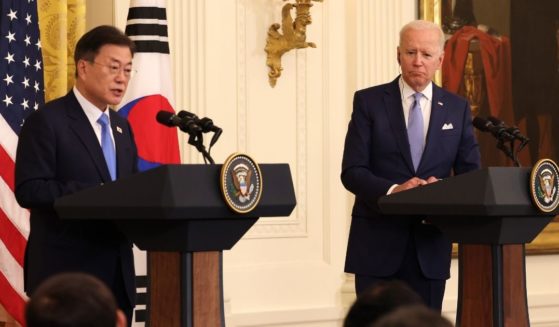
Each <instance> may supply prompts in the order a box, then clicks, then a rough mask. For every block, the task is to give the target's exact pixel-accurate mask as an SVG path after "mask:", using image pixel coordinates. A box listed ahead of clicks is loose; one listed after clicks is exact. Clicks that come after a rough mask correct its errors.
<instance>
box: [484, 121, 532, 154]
mask: <svg viewBox="0 0 559 327" xmlns="http://www.w3.org/2000/svg"><path fill="white" fill-rule="evenodd" d="M487 119H488V120H489V121H491V122H492V123H493V125H495V126H501V127H504V128H505V129H506V131H507V132H508V133H509V134H511V135H512V136H513V137H514V138H515V139H517V140H519V141H520V142H522V143H521V145H520V149H522V148H523V147H524V145H526V144H527V143H528V142H530V139H529V138H527V137H526V136H524V135H522V133H520V129H518V127H516V126H513V127H508V126H507V125H506V124H505V122H503V121H502V120H500V119H498V118H496V117H493V116H489V117H487ZM520 149H519V150H518V151H520Z"/></svg>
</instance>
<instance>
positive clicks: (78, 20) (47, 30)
mask: <svg viewBox="0 0 559 327" xmlns="http://www.w3.org/2000/svg"><path fill="white" fill-rule="evenodd" d="M37 9H38V11H39V30H40V32H41V46H42V50H43V67H44V77H45V101H50V100H52V99H55V98H58V97H60V96H63V95H65V94H66V93H67V92H68V90H69V89H70V88H72V86H74V73H75V67H74V48H75V46H76V42H77V41H78V39H79V38H80V37H81V36H82V35H83V34H84V32H85V0H38V1H37Z"/></svg>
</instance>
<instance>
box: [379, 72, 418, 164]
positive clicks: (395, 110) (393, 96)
mask: <svg viewBox="0 0 559 327" xmlns="http://www.w3.org/2000/svg"><path fill="white" fill-rule="evenodd" d="M399 78H400V77H398V78H396V79H395V80H394V81H393V82H392V83H390V84H388V86H387V88H386V92H385V95H384V102H385V104H386V106H385V109H386V115H387V117H388V121H389V122H390V127H391V128H392V132H393V134H394V136H395V137H396V142H397V144H398V147H399V149H400V152H401V153H402V156H403V157H404V160H405V161H406V164H407V165H408V168H409V169H410V171H411V172H412V174H413V173H414V172H415V170H414V169H413V162H412V160H411V151H410V144H409V141H408V130H407V128H406V122H405V118H404V109H403V108H402V95H401V92H400V88H399V85H398V82H399Z"/></svg>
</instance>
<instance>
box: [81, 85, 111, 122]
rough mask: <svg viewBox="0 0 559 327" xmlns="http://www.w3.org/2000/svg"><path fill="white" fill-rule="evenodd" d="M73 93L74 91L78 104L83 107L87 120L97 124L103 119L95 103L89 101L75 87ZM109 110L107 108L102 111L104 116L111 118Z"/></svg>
mask: <svg viewBox="0 0 559 327" xmlns="http://www.w3.org/2000/svg"><path fill="white" fill-rule="evenodd" d="M73 91H74V95H75V96H76V99H77V100H78V103H79V104H80V106H81V107H82V109H83V111H84V112H85V115H86V116H87V118H88V119H89V120H90V121H93V122H96V121H97V119H99V117H101V115H100V114H99V111H100V110H99V108H97V107H96V106H95V105H94V104H93V103H91V102H90V101H89V100H87V99H86V98H85V97H84V96H83V95H82V94H81V93H80V91H79V90H78V89H77V88H76V87H75V86H74V88H73ZM107 108H108V107H107ZM107 108H105V110H103V111H102V114H104V115H107V116H109V111H108V110H107ZM109 119H110V116H109Z"/></svg>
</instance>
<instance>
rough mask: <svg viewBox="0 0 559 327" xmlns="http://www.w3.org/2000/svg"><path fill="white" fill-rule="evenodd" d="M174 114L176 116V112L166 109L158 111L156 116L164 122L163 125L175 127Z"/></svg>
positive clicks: (161, 122) (160, 121) (159, 121)
mask: <svg viewBox="0 0 559 327" xmlns="http://www.w3.org/2000/svg"><path fill="white" fill-rule="evenodd" d="M173 116H174V114H173V113H172V112H169V111H165V110H160V111H159V112H158V113H157V115H156V116H155V119H156V120H157V122H158V123H160V124H163V125H165V126H169V127H173V126H175V124H173Z"/></svg>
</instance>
